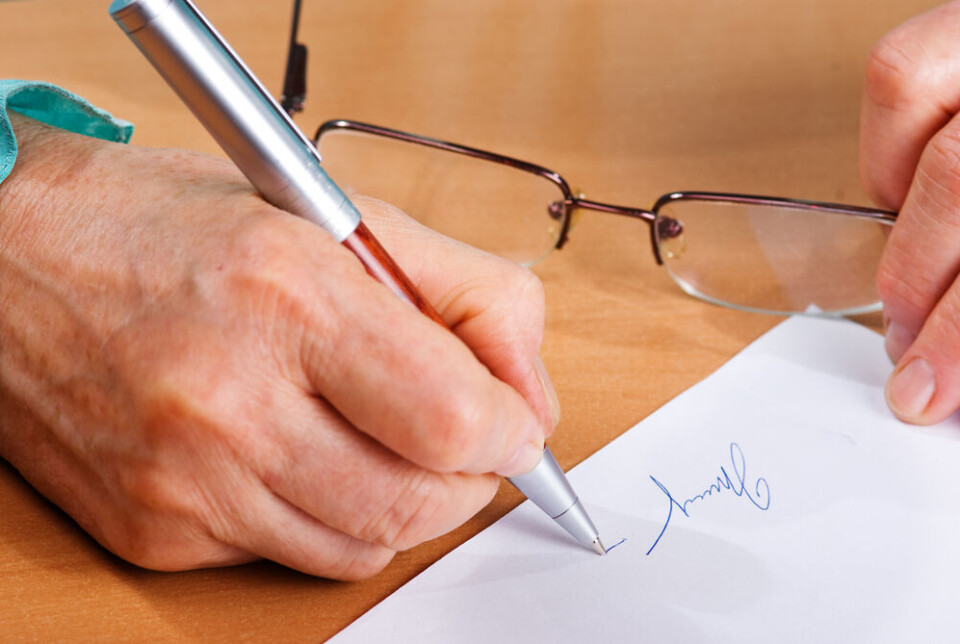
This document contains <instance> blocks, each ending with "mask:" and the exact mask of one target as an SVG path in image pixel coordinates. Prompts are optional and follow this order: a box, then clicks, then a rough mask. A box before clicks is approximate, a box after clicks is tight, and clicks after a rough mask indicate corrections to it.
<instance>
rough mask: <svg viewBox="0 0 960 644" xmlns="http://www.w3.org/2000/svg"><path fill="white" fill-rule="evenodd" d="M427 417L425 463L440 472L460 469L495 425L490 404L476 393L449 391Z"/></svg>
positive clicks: (424, 443)
mask: <svg viewBox="0 0 960 644" xmlns="http://www.w3.org/2000/svg"><path fill="white" fill-rule="evenodd" d="M437 403H438V405H439V406H438V407H435V408H434V410H433V412H432V413H429V414H427V417H428V418H429V419H432V420H428V421H427V425H426V432H427V434H428V436H429V439H428V440H425V441H423V447H424V450H425V453H424V454H423V455H422V456H423V457H422V463H421V464H422V465H423V466H425V467H428V468H429V469H432V470H434V471H437V472H459V471H462V470H463V469H464V468H466V467H467V466H468V465H469V464H470V463H471V462H472V461H473V460H474V459H475V457H476V455H477V454H478V453H480V452H481V451H482V449H483V446H484V442H485V437H486V436H487V435H488V433H489V430H490V429H491V428H492V427H493V423H492V418H491V416H490V411H489V409H488V406H487V405H485V404H484V403H483V402H482V401H481V400H480V398H479V397H478V396H476V395H474V393H473V392H467V393H461V394H455V393H452V392H451V393H448V395H446V396H443V397H442V399H441V400H438V401H437Z"/></svg>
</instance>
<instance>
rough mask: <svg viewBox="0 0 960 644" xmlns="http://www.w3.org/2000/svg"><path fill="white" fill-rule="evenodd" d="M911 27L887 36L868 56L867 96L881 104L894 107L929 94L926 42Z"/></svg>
mask: <svg viewBox="0 0 960 644" xmlns="http://www.w3.org/2000/svg"><path fill="white" fill-rule="evenodd" d="M908 27H909V26H907V27H901V28H898V29H895V30H894V31H892V32H890V33H889V34H887V35H886V36H884V37H883V38H882V39H881V40H880V41H879V42H878V43H877V44H876V45H875V46H874V47H873V49H872V50H871V51H870V54H869V56H868V57H867V64H866V70H865V76H866V93H867V96H868V97H869V98H870V100H872V101H873V102H874V103H876V104H877V105H879V106H882V107H887V108H890V109H894V110H897V109H901V108H903V107H904V106H906V105H907V104H912V103H914V102H916V101H917V100H918V98H919V97H921V96H925V95H926V94H927V93H928V88H929V87H930V85H931V82H930V81H931V79H930V78H929V75H930V73H931V72H930V70H929V66H928V65H927V64H926V61H925V59H924V49H923V47H922V41H919V40H917V38H916V37H915V36H914V34H913V32H912V30H911V29H909V28H908Z"/></svg>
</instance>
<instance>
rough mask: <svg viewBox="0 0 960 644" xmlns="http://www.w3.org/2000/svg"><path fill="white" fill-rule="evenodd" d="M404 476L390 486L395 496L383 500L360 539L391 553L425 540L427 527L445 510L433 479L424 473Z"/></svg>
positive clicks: (421, 471)
mask: <svg viewBox="0 0 960 644" xmlns="http://www.w3.org/2000/svg"><path fill="white" fill-rule="evenodd" d="M400 477H402V479H403V480H401V481H398V482H395V484H394V485H392V486H391V487H390V489H391V493H390V494H389V495H388V496H383V497H381V500H380V507H379V508H378V509H377V510H376V511H375V512H373V513H372V515H371V516H370V519H369V520H368V522H367V524H366V525H365V526H363V528H362V529H361V530H360V532H359V533H358V535H357V537H358V538H360V539H362V540H364V541H368V542H371V543H378V544H380V545H382V546H384V547H386V548H389V549H391V550H404V549H406V548H410V547H413V546H415V545H417V544H419V543H420V542H422V541H424V540H425V538H426V536H425V531H424V528H425V527H427V526H428V525H429V524H430V523H431V520H432V519H433V518H434V517H435V516H436V515H437V513H439V512H440V510H441V507H442V502H441V500H440V499H439V497H438V494H437V490H436V486H435V485H434V483H433V482H432V478H433V477H432V476H430V475H429V474H428V473H427V472H426V471H424V470H419V471H413V472H411V471H410V470H406V471H404V472H403V473H402V474H401V475H400ZM398 478H399V477H398Z"/></svg>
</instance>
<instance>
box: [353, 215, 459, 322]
mask: <svg viewBox="0 0 960 644" xmlns="http://www.w3.org/2000/svg"><path fill="white" fill-rule="evenodd" d="M343 245H344V246H346V247H347V248H349V249H350V250H351V251H352V252H353V254H354V255H356V256H357V258H358V259H359V260H360V262H361V263H362V264H363V266H364V267H365V268H366V269H367V272H368V273H369V274H370V275H371V276H372V277H373V278H374V279H375V280H377V281H378V282H380V283H381V284H383V285H384V286H386V287H387V288H389V289H390V290H391V291H393V293H394V295H396V296H397V297H399V298H400V299H402V300H406V301H407V302H410V303H411V304H413V305H414V306H415V307H417V308H418V309H420V311H421V312H422V313H423V314H424V315H426V316H427V317H429V318H430V319H431V320H433V321H434V322H436V323H438V324H440V325H443V326H446V325H445V324H444V322H443V319H441V317H440V315H439V314H438V313H437V312H436V310H435V309H434V308H433V306H432V305H431V304H430V302H428V301H427V300H426V298H424V297H423V295H421V294H420V292H419V291H418V290H417V288H416V287H415V286H414V285H413V282H411V281H410V278H409V277H407V276H406V275H405V274H404V272H403V271H402V270H401V269H400V267H399V266H397V263H396V262H395V261H393V258H392V257H390V255H389V253H387V251H386V249H384V247H383V246H381V245H380V242H378V241H377V238H376V237H374V236H373V233H371V232H370V230H369V229H368V228H367V227H366V226H365V225H364V224H363V222H362V221H361V222H360V223H359V224H358V225H357V227H356V229H355V230H354V231H353V232H352V233H350V235H348V236H347V238H346V239H344V240H343Z"/></svg>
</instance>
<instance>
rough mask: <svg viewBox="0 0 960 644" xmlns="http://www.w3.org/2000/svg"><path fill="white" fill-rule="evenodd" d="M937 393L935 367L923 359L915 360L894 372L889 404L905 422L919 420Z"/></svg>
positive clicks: (888, 399) (889, 388) (890, 382)
mask: <svg viewBox="0 0 960 644" xmlns="http://www.w3.org/2000/svg"><path fill="white" fill-rule="evenodd" d="M936 392H937V381H936V375H935V374H934V372H933V367H931V366H930V363H929V362H927V361H926V360H924V359H923V358H914V359H913V360H911V361H910V362H908V363H907V364H905V365H904V366H903V367H901V368H899V369H897V370H896V371H894V372H893V375H892V376H891V377H890V380H889V381H888V382H887V390H886V397H887V404H888V405H890V409H891V410H893V413H894V414H896V415H897V416H898V417H900V418H902V419H904V420H914V419H918V418H919V417H920V416H921V415H922V414H923V412H925V411H926V410H927V407H928V406H929V405H930V401H931V400H933V395H934V394H935V393H936Z"/></svg>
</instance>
